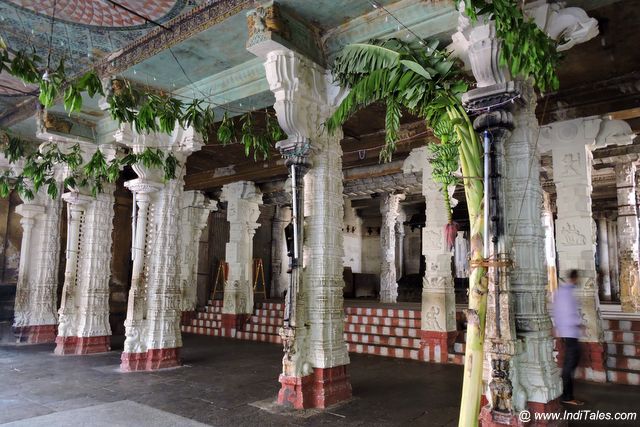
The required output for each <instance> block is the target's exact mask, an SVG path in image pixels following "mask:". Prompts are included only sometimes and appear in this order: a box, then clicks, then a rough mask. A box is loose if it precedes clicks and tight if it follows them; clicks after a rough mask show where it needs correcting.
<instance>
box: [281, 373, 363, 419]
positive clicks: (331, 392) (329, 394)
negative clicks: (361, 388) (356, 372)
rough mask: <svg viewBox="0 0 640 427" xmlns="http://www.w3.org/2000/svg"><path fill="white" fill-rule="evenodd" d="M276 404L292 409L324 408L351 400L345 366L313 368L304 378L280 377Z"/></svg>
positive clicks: (349, 383)
mask: <svg viewBox="0 0 640 427" xmlns="http://www.w3.org/2000/svg"><path fill="white" fill-rule="evenodd" d="M279 381H280V384H282V388H281V389H280V392H279V393H278V404H279V405H282V406H287V407H291V408H294V409H307V408H326V407H328V406H331V405H334V404H336V403H338V402H342V401H344V400H347V399H350V398H351V381H350V379H349V375H348V374H347V365H342V366H334V367H333V368H313V374H311V375H307V376H305V377H288V376H285V375H280V379H279Z"/></svg>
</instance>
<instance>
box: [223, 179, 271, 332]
mask: <svg viewBox="0 0 640 427" xmlns="http://www.w3.org/2000/svg"><path fill="white" fill-rule="evenodd" d="M220 200H221V201H223V202H227V221H229V242H228V243H227V246H226V250H225V261H226V262H227V265H228V266H229V275H228V276H227V280H226V282H225V285H224V303H223V306H222V333H223V335H225V336H230V337H232V336H234V335H235V331H236V330H238V329H242V327H243V326H244V324H245V322H246V321H247V319H248V318H249V317H250V316H251V314H252V313H253V236H254V234H255V232H256V230H257V228H258V227H259V226H260V224H258V217H259V216H260V205H262V193H261V192H260V190H259V189H258V187H256V185H255V184H254V183H253V182H250V181H237V182H233V183H231V184H226V185H225V186H223V187H222V196H221V198H220Z"/></svg>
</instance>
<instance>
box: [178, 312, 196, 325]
mask: <svg viewBox="0 0 640 427" xmlns="http://www.w3.org/2000/svg"><path fill="white" fill-rule="evenodd" d="M196 313H197V312H196V311H195V310H189V311H183V312H182V315H181V316H180V324H181V325H184V326H191V321H192V320H193V319H195V318H196Z"/></svg>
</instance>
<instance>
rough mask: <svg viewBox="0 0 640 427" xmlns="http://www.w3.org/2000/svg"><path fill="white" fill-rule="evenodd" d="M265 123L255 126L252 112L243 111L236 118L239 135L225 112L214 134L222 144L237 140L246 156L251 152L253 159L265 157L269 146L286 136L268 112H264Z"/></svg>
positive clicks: (267, 155)
mask: <svg viewBox="0 0 640 427" xmlns="http://www.w3.org/2000/svg"><path fill="white" fill-rule="evenodd" d="M264 116H265V124H264V127H263V128H262V129H260V128H259V127H258V126H256V122H255V119H254V116H253V113H245V114H243V115H241V116H240V117H239V118H237V119H236V122H237V123H239V124H240V133H239V136H238V135H236V128H237V127H236V126H235V123H234V120H232V119H231V118H230V117H229V115H228V114H227V113H225V115H224V117H223V118H222V122H221V123H220V125H219V126H218V131H217V133H216V136H217V137H218V142H220V143H221V144H223V145H227V144H230V143H232V142H239V143H240V144H242V145H243V146H244V152H245V155H246V156H249V154H250V153H251V152H253V159H254V160H257V159H258V157H260V156H261V157H262V158H263V159H267V158H268V157H269V150H270V148H271V147H272V146H273V145H274V144H275V143H276V142H278V141H280V140H282V139H284V138H286V134H285V133H284V131H283V130H282V128H280V125H279V124H278V121H277V120H276V119H275V117H273V116H272V115H271V113H269V112H268V111H265V112H264Z"/></svg>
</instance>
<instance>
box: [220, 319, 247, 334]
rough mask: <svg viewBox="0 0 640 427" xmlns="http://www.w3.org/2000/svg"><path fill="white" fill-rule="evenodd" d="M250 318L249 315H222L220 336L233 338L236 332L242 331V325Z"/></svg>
mask: <svg viewBox="0 0 640 427" xmlns="http://www.w3.org/2000/svg"><path fill="white" fill-rule="evenodd" d="M249 317H251V315H250V314H247V313H244V314H226V313H222V317H221V320H220V324H221V326H222V336H224V337H230V338H235V336H236V331H241V330H243V329H244V325H245V324H246V323H247V321H248V320H249Z"/></svg>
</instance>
